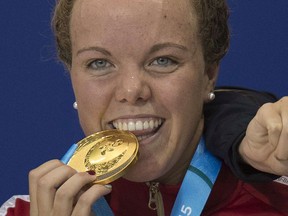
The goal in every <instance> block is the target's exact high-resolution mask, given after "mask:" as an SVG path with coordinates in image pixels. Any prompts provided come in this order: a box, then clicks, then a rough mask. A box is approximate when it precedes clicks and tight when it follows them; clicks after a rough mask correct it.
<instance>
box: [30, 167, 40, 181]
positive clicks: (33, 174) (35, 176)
mask: <svg viewBox="0 0 288 216" xmlns="http://www.w3.org/2000/svg"><path fill="white" fill-rule="evenodd" d="M28 176H29V180H30V181H33V182H35V181H37V179H38V178H39V177H40V176H39V174H38V172H37V170H36V169H33V170H31V171H30V172H29V174H28Z"/></svg>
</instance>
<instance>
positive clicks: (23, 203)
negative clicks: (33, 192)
mask: <svg viewBox="0 0 288 216" xmlns="http://www.w3.org/2000/svg"><path fill="white" fill-rule="evenodd" d="M29 201H30V199H29V196H28V195H15V196H13V197H11V198H10V199H9V200H7V201H6V202H5V203H3V205H2V206H1V207H0V216H20V215H21V216H26V215H27V216H29V210H30V202H29Z"/></svg>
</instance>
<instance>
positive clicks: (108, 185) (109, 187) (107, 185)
mask: <svg viewBox="0 0 288 216" xmlns="http://www.w3.org/2000/svg"><path fill="white" fill-rule="evenodd" d="M104 186H105V187H106V188H108V189H112V185H110V184H106V185H104Z"/></svg>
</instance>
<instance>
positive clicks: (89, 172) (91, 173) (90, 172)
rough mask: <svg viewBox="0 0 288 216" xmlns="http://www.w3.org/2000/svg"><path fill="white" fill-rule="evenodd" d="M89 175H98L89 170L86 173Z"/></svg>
mask: <svg viewBox="0 0 288 216" xmlns="http://www.w3.org/2000/svg"><path fill="white" fill-rule="evenodd" d="M86 172H87V173H88V174H89V175H95V174H96V173H95V171H94V170H88V171H86Z"/></svg>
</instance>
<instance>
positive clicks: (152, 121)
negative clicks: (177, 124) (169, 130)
mask: <svg viewBox="0 0 288 216" xmlns="http://www.w3.org/2000/svg"><path fill="white" fill-rule="evenodd" d="M163 123H164V119H162V118H140V119H117V120H114V121H111V122H110V123H109V125H110V126H111V127H112V128H113V129H117V130H123V131H129V132H131V133H133V134H134V135H135V136H136V137H137V139H138V141H142V140H144V139H147V138H149V137H151V136H153V135H154V134H156V133H157V131H158V130H159V129H160V128H161V127H162V125H163Z"/></svg>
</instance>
